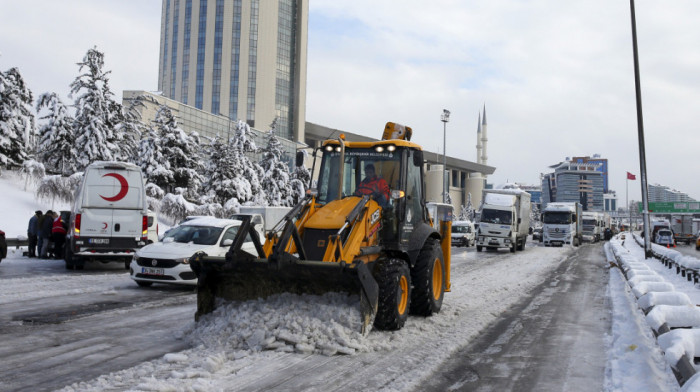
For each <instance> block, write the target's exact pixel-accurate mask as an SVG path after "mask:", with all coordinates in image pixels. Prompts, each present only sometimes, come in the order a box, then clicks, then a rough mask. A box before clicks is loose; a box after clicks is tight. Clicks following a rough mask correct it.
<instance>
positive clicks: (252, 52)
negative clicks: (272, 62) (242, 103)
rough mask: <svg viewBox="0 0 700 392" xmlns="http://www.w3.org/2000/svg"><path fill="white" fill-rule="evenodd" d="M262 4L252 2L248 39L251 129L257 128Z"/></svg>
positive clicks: (248, 116) (249, 120)
mask: <svg viewBox="0 0 700 392" xmlns="http://www.w3.org/2000/svg"><path fill="white" fill-rule="evenodd" d="M259 15H260V2H259V1H258V0H252V1H251V4H250V32H249V39H248V46H249V47H248V110H247V112H246V116H247V117H246V119H247V121H248V124H249V125H250V126H251V127H254V126H255V89H256V80H255V79H256V78H257V73H258V16H259Z"/></svg>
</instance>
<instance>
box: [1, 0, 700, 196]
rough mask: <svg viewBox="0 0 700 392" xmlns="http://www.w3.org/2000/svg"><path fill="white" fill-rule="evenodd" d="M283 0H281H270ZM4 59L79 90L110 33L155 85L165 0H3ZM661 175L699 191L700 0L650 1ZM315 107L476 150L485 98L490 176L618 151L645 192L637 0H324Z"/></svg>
mask: <svg viewBox="0 0 700 392" xmlns="http://www.w3.org/2000/svg"><path fill="white" fill-rule="evenodd" d="M263 1H268V0H263ZM0 7H1V8H0V9H1V10H2V11H1V12H0V70H3V71H5V70H7V69H8V68H10V67H18V68H19V69H20V72H21V73H22V75H23V76H24V78H25V80H26V81H27V83H28V84H29V87H30V89H31V90H32V91H33V92H34V94H35V97H36V96H38V95H39V94H41V93H43V92H47V91H54V92H57V93H59V94H60V95H61V96H62V97H63V99H64V100H65V101H66V102H72V101H71V100H70V99H68V97H67V95H68V91H69V87H68V85H69V84H70V83H71V82H72V81H73V80H74V79H75V77H76V76H77V75H78V67H77V66H76V63H77V62H79V61H81V60H82V58H83V56H84V54H85V52H86V51H87V50H88V49H89V48H91V47H93V46H97V48H98V50H100V51H102V52H104V53H105V63H106V68H107V69H109V70H111V71H112V74H111V87H112V91H114V92H115V94H116V95H117V98H121V92H122V91H123V90H131V89H143V90H156V88H157V78H158V48H159V40H160V19H161V1H159V0H149V1H141V0H139V1H137V0H124V1H95V0H62V1H49V0H44V1H38V0H27V1H12V0H0ZM636 12H637V29H638V43H639V56H640V69H641V87H642V103H643V110H644V118H643V120H644V132H645V139H646V157H647V170H648V180H649V183H650V184H654V183H660V184H662V185H667V186H670V187H672V188H676V189H678V190H680V191H682V192H686V193H688V194H689V195H690V196H691V197H694V198H696V199H700V181H698V174H699V171H700V159H699V158H700V157H699V155H700V154H699V151H700V135H699V134H698V128H699V126H698V123H699V122H700V110H698V109H697V106H698V105H700V24H699V23H698V20H700V2H697V1H693V0H671V1H663V2H661V1H652V0H637V1H636ZM308 54H309V57H308V83H307V102H306V116H307V121H310V122H314V123H317V124H321V125H324V126H327V127H331V128H337V129H342V130H347V131H349V132H354V133H359V134H363V135H367V136H373V137H379V136H380V134H381V132H382V130H383V127H384V124H385V123H386V122H387V121H394V122H398V123H402V124H405V125H409V126H411V127H412V128H413V130H414V141H416V142H418V143H420V144H422V145H423V146H424V148H426V149H428V150H431V151H437V152H442V145H443V123H442V122H441V121H440V115H441V113H442V109H448V110H450V111H451V112H452V115H451V118H450V122H449V123H448V124H447V154H448V155H450V156H455V157H458V158H461V159H465V160H469V161H476V148H475V145H476V130H477V122H478V115H479V111H480V110H481V109H482V108H483V106H484V105H486V112H487V120H488V138H489V141H488V165H490V166H494V167H495V168H496V172H495V173H494V175H492V176H491V177H490V178H489V182H492V183H494V184H496V185H498V184H502V183H504V182H506V181H508V182H521V183H527V184H538V183H539V176H540V173H546V172H549V171H550V169H549V166H550V165H553V164H556V163H558V162H561V161H562V160H564V159H565V158H566V157H571V156H585V155H593V154H600V155H601V156H602V157H604V158H608V159H609V166H610V173H609V174H610V187H611V189H613V190H616V191H617V194H618V199H619V201H620V203H621V204H623V203H624V202H625V185H626V180H625V178H626V177H625V173H626V172H627V171H629V172H631V173H633V174H636V175H637V181H630V182H629V198H630V199H635V200H640V181H639V178H640V177H639V173H640V165H639V144H638V138H637V112H636V107H635V89H634V68H633V57H632V33H631V24H630V5H629V2H628V1H622V0H620V1H614V2H613V1H610V0H590V1H585V2H571V1H560V0H533V1H518V0H492V1H471V0H470V1H460V0H453V1H447V0H445V1H431V2H425V1H418V0H402V1H398V0H397V1H389V0H353V1H349V0H347V1H343V0H310V15H309V47H308Z"/></svg>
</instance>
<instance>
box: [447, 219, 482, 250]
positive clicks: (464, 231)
mask: <svg viewBox="0 0 700 392" xmlns="http://www.w3.org/2000/svg"><path fill="white" fill-rule="evenodd" d="M475 232H476V231H475V230H474V224H473V223H472V222H470V221H455V222H453V223H452V246H474V243H475V242H476V239H475V237H474V233H475Z"/></svg>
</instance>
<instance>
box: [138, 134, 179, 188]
mask: <svg viewBox="0 0 700 392" xmlns="http://www.w3.org/2000/svg"><path fill="white" fill-rule="evenodd" d="M136 164H137V165H139V166H140V167H141V170H142V171H143V174H144V177H146V182H147V183H152V184H155V185H157V186H158V188H167V187H169V186H172V185H173V184H174V183H175V176H174V174H173V171H172V170H170V162H168V160H167V159H166V157H165V155H164V154H163V147H162V146H161V143H160V137H159V136H158V133H157V131H156V130H155V129H149V130H148V131H147V132H145V133H143V134H142V138H141V141H140V142H139V147H138V156H137V158H136Z"/></svg>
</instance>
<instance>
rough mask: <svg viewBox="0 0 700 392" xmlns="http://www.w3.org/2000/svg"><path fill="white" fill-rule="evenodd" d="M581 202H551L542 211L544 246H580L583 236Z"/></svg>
mask: <svg viewBox="0 0 700 392" xmlns="http://www.w3.org/2000/svg"><path fill="white" fill-rule="evenodd" d="M581 220H582V219H581V203H573V202H572V203H567V202H561V203H549V204H547V206H546V207H545V209H544V210H543V211H542V223H543V226H542V242H543V243H544V246H563V245H564V244H572V245H574V246H579V245H580V244H581V239H582V237H583V233H582V224H581Z"/></svg>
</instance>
